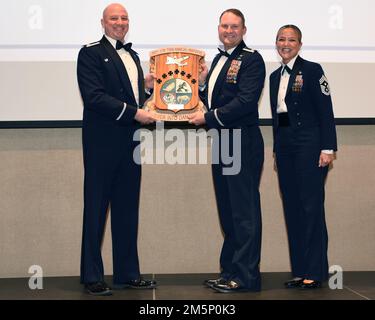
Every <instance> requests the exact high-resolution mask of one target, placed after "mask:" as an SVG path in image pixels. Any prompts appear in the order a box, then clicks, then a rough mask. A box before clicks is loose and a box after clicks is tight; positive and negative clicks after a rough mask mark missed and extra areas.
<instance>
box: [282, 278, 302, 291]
mask: <svg viewBox="0 0 375 320" xmlns="http://www.w3.org/2000/svg"><path fill="white" fill-rule="evenodd" d="M303 280H304V279H303V278H302V279H298V280H295V279H292V280H289V281H287V282H285V283H284V286H285V287H286V288H287V289H291V288H299V287H300V286H301V284H302V283H303Z"/></svg>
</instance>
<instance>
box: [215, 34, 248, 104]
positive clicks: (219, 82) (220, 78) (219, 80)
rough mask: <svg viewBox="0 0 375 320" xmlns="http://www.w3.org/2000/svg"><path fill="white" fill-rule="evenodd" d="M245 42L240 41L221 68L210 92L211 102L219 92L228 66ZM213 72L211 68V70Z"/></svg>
mask: <svg viewBox="0 0 375 320" xmlns="http://www.w3.org/2000/svg"><path fill="white" fill-rule="evenodd" d="M245 46H246V45H245V42H243V41H241V42H240V43H239V45H238V46H237V48H236V49H234V51H233V52H232V54H231V55H230V56H229V57H228V59H227V61H226V62H225V64H224V66H223V68H222V69H221V71H220V73H219V75H218V77H217V80H216V82H215V86H214V89H213V90H212V100H214V99H215V97H217V96H218V93H219V92H220V89H221V87H222V86H223V84H224V83H225V76H226V74H227V72H228V69H229V67H230V65H231V64H232V61H233V60H234V59H235V58H237V57H238V55H239V53H240V52H241V51H242V49H243V48H244V47H245ZM211 70H213V68H211Z"/></svg>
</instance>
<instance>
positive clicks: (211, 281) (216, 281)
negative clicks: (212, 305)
mask: <svg viewBox="0 0 375 320" xmlns="http://www.w3.org/2000/svg"><path fill="white" fill-rule="evenodd" d="M226 282H227V280H225V279H224V278H221V277H220V278H218V279H208V280H204V281H203V285H205V286H207V287H209V288H212V286H213V285H215V284H225V283H226Z"/></svg>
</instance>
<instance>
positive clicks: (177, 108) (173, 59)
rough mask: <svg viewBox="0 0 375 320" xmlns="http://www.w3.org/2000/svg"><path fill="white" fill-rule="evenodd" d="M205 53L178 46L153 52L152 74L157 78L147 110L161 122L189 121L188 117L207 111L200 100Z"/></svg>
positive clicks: (151, 56)
mask: <svg viewBox="0 0 375 320" xmlns="http://www.w3.org/2000/svg"><path fill="white" fill-rule="evenodd" d="M204 56H205V53H204V52H203V51H201V50H196V49H190V48H184V47H176V48H164V49H159V50H154V51H152V52H151V53H150V72H151V73H154V74H155V76H156V78H155V82H154V92H153V95H152V96H151V98H150V99H149V100H148V102H147V103H146V108H147V109H148V110H150V111H151V112H153V113H154V114H155V117H156V118H157V119H158V120H163V121H188V119H187V115H188V114H190V113H193V112H196V111H198V110H201V111H205V107H204V105H203V103H202V102H201V101H200V99H199V86H198V77H199V73H200V72H201V64H202V63H204Z"/></svg>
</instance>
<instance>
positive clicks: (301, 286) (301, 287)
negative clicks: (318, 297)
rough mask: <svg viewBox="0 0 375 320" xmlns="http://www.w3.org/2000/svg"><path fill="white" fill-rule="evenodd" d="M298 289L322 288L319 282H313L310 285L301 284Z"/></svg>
mask: <svg viewBox="0 0 375 320" xmlns="http://www.w3.org/2000/svg"><path fill="white" fill-rule="evenodd" d="M299 287H300V289H304V290H305V289H317V288H321V287H322V283H321V282H320V281H313V282H310V283H305V282H302V283H301V285H300V286H299Z"/></svg>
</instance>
